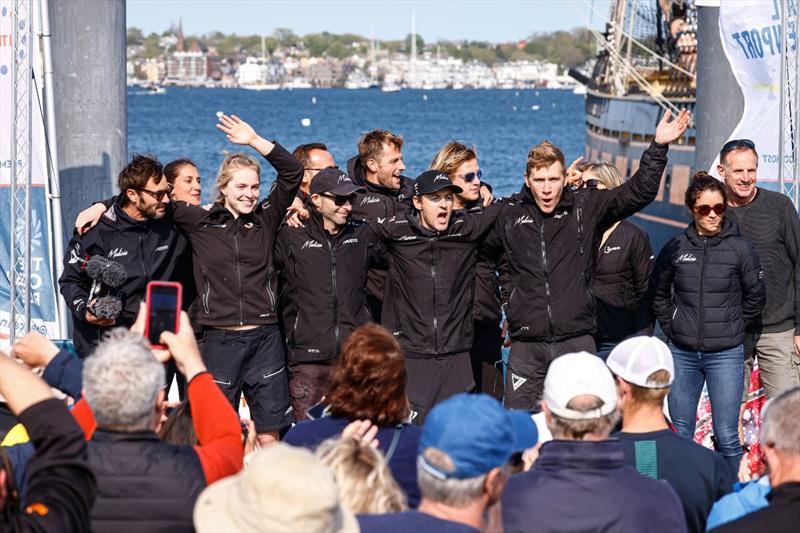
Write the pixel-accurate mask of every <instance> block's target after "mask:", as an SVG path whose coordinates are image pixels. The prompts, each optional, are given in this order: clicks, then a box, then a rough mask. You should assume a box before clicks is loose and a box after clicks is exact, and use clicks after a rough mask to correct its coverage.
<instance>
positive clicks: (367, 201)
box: [361, 196, 381, 205]
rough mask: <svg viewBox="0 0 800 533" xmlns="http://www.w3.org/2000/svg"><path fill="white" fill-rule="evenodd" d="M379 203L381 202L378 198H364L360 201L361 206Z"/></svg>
mask: <svg viewBox="0 0 800 533" xmlns="http://www.w3.org/2000/svg"><path fill="white" fill-rule="evenodd" d="M380 201H381V199H380V198H376V197H374V196H365V197H364V198H362V199H361V205H364V204H377V203H378V202H380Z"/></svg>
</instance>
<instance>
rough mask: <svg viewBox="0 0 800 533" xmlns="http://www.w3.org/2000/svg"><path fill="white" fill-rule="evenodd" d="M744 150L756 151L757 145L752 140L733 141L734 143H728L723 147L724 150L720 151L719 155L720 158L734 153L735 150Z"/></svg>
mask: <svg viewBox="0 0 800 533" xmlns="http://www.w3.org/2000/svg"><path fill="white" fill-rule="evenodd" d="M742 148H747V149H748V150H755V149H756V143H754V142H753V141H751V140H750V139H733V140H732V141H728V142H726V143H725V144H723V145H722V150H720V151H719V154H720V156H723V155H725V154H727V153H728V152H732V151H734V150H741V149H742Z"/></svg>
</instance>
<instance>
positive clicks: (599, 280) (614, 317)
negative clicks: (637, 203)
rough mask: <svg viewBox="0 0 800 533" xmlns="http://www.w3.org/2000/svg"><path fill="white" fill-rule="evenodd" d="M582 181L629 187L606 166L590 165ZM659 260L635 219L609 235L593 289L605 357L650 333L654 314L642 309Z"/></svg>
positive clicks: (598, 345)
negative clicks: (623, 343)
mask: <svg viewBox="0 0 800 533" xmlns="http://www.w3.org/2000/svg"><path fill="white" fill-rule="evenodd" d="M581 178H582V180H583V183H584V184H585V186H586V187H590V188H591V187H595V188H597V189H614V188H616V187H619V186H620V185H622V184H623V183H624V181H623V179H622V176H620V173H619V170H617V167H615V166H614V165H612V164H611V163H607V162H605V161H595V162H590V163H587V164H585V165H584V166H583V170H582V172H581ZM654 258H655V256H654V255H653V250H652V248H651V247H650V239H649V238H648V236H647V232H645V231H644V230H643V229H642V228H640V227H639V226H637V225H636V224H634V223H633V222H631V221H630V220H618V221H617V222H614V223H613V224H611V226H609V227H608V228H607V229H606V230H605V231H603V234H602V236H601V237H600V243H599V245H598V246H597V260H596V261H597V263H596V267H595V278H594V285H593V286H592V294H594V297H595V304H596V311H597V331H596V332H595V334H594V340H595V345H596V348H597V355H598V356H600V357H601V358H603V359H605V358H606V357H608V354H609V352H611V349H612V348H614V346H616V345H617V344H618V343H619V342H620V341H621V340H623V339H625V338H627V337H630V336H631V335H635V334H636V333H639V332H642V331H645V330H648V329H650V328H649V324H648V323H647V321H648V318H649V315H650V313H646V312H643V310H641V309H640V305H641V304H642V302H643V301H644V296H645V295H646V294H647V287H648V283H649V281H650V273H651V272H652V271H653V259H654ZM645 332H646V331H645Z"/></svg>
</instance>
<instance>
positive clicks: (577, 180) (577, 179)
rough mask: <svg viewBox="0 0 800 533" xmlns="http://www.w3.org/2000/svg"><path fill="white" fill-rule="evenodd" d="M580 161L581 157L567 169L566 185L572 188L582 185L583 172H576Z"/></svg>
mask: <svg viewBox="0 0 800 533" xmlns="http://www.w3.org/2000/svg"><path fill="white" fill-rule="evenodd" d="M581 161H583V156H580V157H579V158H578V159H576V160H575V161H573V162H572V164H571V165H570V166H569V167H568V168H567V172H566V174H567V185H572V186H573V187H580V186H581V185H583V172H581V171H580V170H578V164H579V163H580V162H581Z"/></svg>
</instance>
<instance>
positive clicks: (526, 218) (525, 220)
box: [514, 215, 533, 226]
mask: <svg viewBox="0 0 800 533" xmlns="http://www.w3.org/2000/svg"><path fill="white" fill-rule="evenodd" d="M520 224H533V219H532V218H531V217H529V216H528V215H522V216H521V217H519V218H518V219H517V220H515V221H514V225H515V226H519V225H520Z"/></svg>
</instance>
